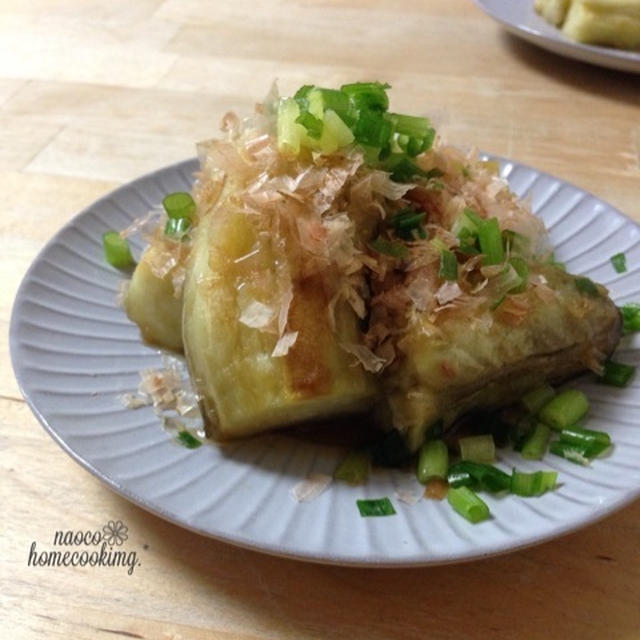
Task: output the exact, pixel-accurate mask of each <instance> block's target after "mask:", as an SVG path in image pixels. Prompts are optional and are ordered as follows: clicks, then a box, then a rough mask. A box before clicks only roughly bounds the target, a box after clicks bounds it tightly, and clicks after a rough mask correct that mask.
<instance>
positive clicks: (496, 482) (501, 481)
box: [447, 460, 511, 493]
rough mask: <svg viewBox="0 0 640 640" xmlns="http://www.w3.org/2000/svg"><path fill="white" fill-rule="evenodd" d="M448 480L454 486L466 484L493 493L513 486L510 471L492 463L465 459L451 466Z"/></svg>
mask: <svg viewBox="0 0 640 640" xmlns="http://www.w3.org/2000/svg"><path fill="white" fill-rule="evenodd" d="M447 480H448V481H449V484H450V485H451V486H452V487H460V486H466V487H471V488H472V489H486V490H487V491H491V492H493V493H499V492H500V491H507V490H508V489H509V487H510V486H511V476H509V474H508V473H505V472H504V471H501V470H500V469H498V468H497V467H494V466H492V465H490V464H481V463H478V462H468V461H464V460H463V461H462V462H457V463H456V464H454V465H452V466H451V467H450V468H449V472H448V474H447Z"/></svg>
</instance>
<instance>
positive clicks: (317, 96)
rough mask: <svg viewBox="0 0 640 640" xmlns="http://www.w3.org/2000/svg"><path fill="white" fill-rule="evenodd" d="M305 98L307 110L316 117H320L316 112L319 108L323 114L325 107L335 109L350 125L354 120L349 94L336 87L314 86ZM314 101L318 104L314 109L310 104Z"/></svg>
mask: <svg viewBox="0 0 640 640" xmlns="http://www.w3.org/2000/svg"><path fill="white" fill-rule="evenodd" d="M307 98H308V100H309V111H310V112H311V113H312V114H313V115H314V116H316V118H319V117H320V115H319V114H318V113H317V111H318V110H319V109H321V113H322V114H324V112H325V111H326V110H327V109H331V110H332V111H335V112H336V113H337V114H338V115H339V116H340V118H342V120H344V121H345V122H346V123H347V124H349V125H351V124H353V122H354V121H355V118H354V114H353V107H352V106H351V101H350V100H349V96H348V95H346V94H345V93H343V92H342V91H339V90H338V89H323V88H321V87H314V88H313V89H312V90H311V91H309V93H308V94H307ZM314 103H316V104H319V105H320V106H319V107H316V108H315V109H314V108H313V106H312V105H313V104H314ZM314 111H315V113H314Z"/></svg>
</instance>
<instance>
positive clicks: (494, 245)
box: [478, 218, 504, 264]
mask: <svg viewBox="0 0 640 640" xmlns="http://www.w3.org/2000/svg"><path fill="white" fill-rule="evenodd" d="M478 242H479V243H480V251H481V252H482V253H483V254H484V263H485V264H500V263H501V262H503V261H504V249H503V248H502V236H501V235H500V225H499V224H498V219H497V218H489V219H488V220H485V221H484V223H483V224H482V225H481V226H480V228H479V229H478Z"/></svg>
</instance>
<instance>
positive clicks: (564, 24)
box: [535, 0, 640, 50]
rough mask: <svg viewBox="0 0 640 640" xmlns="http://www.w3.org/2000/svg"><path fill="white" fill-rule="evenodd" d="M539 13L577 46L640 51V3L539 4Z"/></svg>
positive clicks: (558, 0) (552, 0)
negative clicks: (592, 45) (587, 45)
mask: <svg viewBox="0 0 640 640" xmlns="http://www.w3.org/2000/svg"><path fill="white" fill-rule="evenodd" d="M535 9H536V11H537V12H538V13H539V14H540V15H541V16H542V17H543V18H544V19H545V20H547V22H550V23H551V24H553V25H555V26H557V27H559V28H561V29H562V31H563V33H564V34H565V35H566V36H567V37H569V38H571V39H572V40H575V41H577V42H582V43H585V44H594V45H604V46H611V47H617V48H620V49H632V50H634V49H640V0H535Z"/></svg>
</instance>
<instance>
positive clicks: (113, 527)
mask: <svg viewBox="0 0 640 640" xmlns="http://www.w3.org/2000/svg"><path fill="white" fill-rule="evenodd" d="M127 531H129V527H127V526H126V525H125V524H124V522H122V520H118V521H116V522H114V521H113V520H109V522H107V524H105V525H104V527H102V533H103V534H104V541H105V542H107V543H108V544H109V545H110V546H113V545H114V544H117V545H120V544H122V543H123V542H124V541H125V540H126V539H127V538H128V537H129V536H128V534H127Z"/></svg>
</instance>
